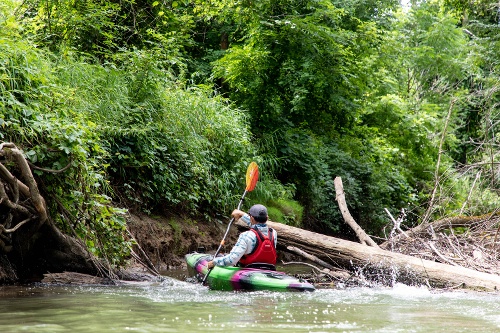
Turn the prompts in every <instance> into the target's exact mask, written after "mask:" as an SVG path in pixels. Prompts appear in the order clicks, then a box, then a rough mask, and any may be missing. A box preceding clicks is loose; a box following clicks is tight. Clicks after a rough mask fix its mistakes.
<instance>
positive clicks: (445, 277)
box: [236, 221, 500, 291]
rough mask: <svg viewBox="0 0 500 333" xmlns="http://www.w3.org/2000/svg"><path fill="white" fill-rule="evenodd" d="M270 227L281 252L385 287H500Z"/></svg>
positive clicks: (494, 280) (453, 269)
mask: <svg viewBox="0 0 500 333" xmlns="http://www.w3.org/2000/svg"><path fill="white" fill-rule="evenodd" d="M236 225H238V226H239V227H245V224H244V223H242V222H241V221H237V222H236ZM268 225H269V226H270V227H272V228H273V229H275V230H276V231H277V232H278V244H279V247H280V248H282V247H283V246H284V247H285V248H286V246H295V247H297V248H300V249H302V250H303V251H305V252H307V253H309V254H312V255H314V256H316V257H318V258H319V259H321V260H324V261H326V262H327V263H331V264H332V265H333V266H337V267H340V268H345V269H348V270H350V271H354V272H357V273H358V274H363V275H364V276H366V277H368V278H371V279H373V280H375V281H377V282H380V283H383V284H385V285H392V284H394V283H396V282H401V283H405V284H408V285H429V286H431V287H433V288H449V287H459V288H467V289H474V290H485V291H493V290H498V288H499V287H500V276H498V275H494V274H487V273H483V272H478V271H475V270H472V269H468V268H463V267H460V266H452V265H446V264H442V263H438V262H435V261H430V260H424V259H420V258H416V257H412V256H407V255H404V254H400V253H393V252H390V251H386V250H382V249H380V248H376V247H371V246H366V245H362V244H359V243H354V242H350V241H346V240H343V239H339V238H335V237H329V236H326V235H322V234H318V233H314V232H311V231H307V230H303V229H300V228H295V227H291V226H287V225H284V224H281V223H276V222H271V221H268Z"/></svg>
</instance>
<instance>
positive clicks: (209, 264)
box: [207, 261, 215, 269]
mask: <svg viewBox="0 0 500 333" xmlns="http://www.w3.org/2000/svg"><path fill="white" fill-rule="evenodd" d="M214 266H215V264H214V262H213V261H209V262H208V263H207V267H208V268H209V269H210V268H214Z"/></svg>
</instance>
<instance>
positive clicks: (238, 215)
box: [231, 209, 252, 227]
mask: <svg viewBox="0 0 500 333" xmlns="http://www.w3.org/2000/svg"><path fill="white" fill-rule="evenodd" d="M231 216H232V217H234V219H235V220H242V221H243V222H245V223H246V224H247V225H248V226H249V227H251V226H252V223H251V222H250V215H248V214H247V213H245V212H244V211H242V210H239V209H235V210H233V212H232V213H231Z"/></svg>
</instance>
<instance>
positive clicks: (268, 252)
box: [207, 204, 278, 270]
mask: <svg viewBox="0 0 500 333" xmlns="http://www.w3.org/2000/svg"><path fill="white" fill-rule="evenodd" d="M231 215H232V216H233V217H234V218H235V219H236V220H238V219H241V220H242V221H243V222H245V223H246V224H247V225H248V226H249V227H250V230H248V231H245V232H243V233H241V234H240V236H239V237H238V241H237V242H236V244H235V245H234V247H233V248H232V250H231V252H230V253H229V254H227V255H225V256H222V257H216V258H214V259H213V260H212V261H209V262H208V263H207V266H208V268H209V269H210V268H213V267H214V266H235V265H236V264H238V266H243V267H259V268H267V269H273V270H275V265H276V258H277V255H276V244H277V241H278V235H277V232H276V230H274V229H272V228H270V227H268V226H267V219H268V215H267V208H266V207H265V206H263V205H260V204H257V205H253V206H252V207H250V209H249V210H248V214H247V213H245V212H243V211H241V210H239V209H235V210H234V211H233V212H232V213H231Z"/></svg>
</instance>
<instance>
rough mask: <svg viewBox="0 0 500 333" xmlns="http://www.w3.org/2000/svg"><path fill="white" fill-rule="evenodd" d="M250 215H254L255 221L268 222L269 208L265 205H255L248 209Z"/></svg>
mask: <svg viewBox="0 0 500 333" xmlns="http://www.w3.org/2000/svg"><path fill="white" fill-rule="evenodd" d="M248 215H250V216H253V218H254V219H255V221H257V222H266V221H267V208H266V207H265V206H263V205H259V204H257V205H253V206H252V207H250V209H249V210H248Z"/></svg>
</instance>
